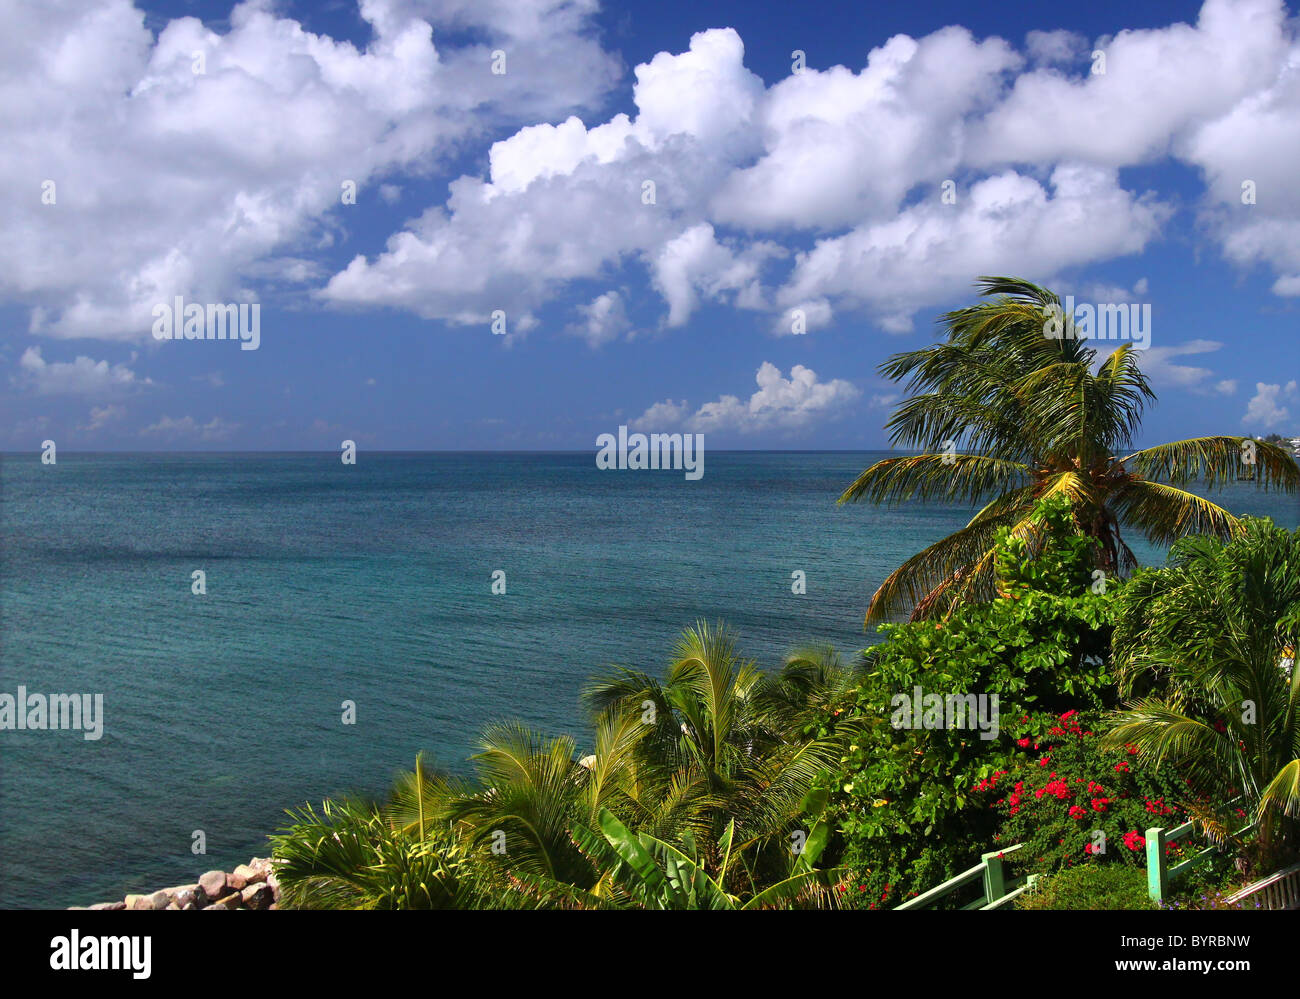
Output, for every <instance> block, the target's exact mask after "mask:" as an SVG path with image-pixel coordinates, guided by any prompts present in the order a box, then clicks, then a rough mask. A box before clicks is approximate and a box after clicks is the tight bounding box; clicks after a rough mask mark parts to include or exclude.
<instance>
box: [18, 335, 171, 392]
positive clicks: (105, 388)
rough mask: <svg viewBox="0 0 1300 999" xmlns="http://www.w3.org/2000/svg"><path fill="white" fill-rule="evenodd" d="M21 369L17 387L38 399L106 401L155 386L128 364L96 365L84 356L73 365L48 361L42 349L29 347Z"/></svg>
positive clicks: (19, 361)
mask: <svg viewBox="0 0 1300 999" xmlns="http://www.w3.org/2000/svg"><path fill="white" fill-rule="evenodd" d="M18 368H19V375H18V377H17V379H16V381H17V382H18V384H19V385H21V386H23V387H24V388H27V389H29V390H30V391H32V392H34V393H36V394H37V395H80V396H85V397H87V398H105V397H114V396H122V395H127V394H129V393H131V392H133V391H134V390H136V389H138V388H141V387H143V386H147V385H152V384H153V382H152V381H150V380H149V379H148V378H137V377H136V374H135V372H134V371H132V370H131V369H130V368H128V367H127V366H126V365H125V364H109V363H108V362H107V361H96V360H93V359H91V358H89V357H86V356H85V355H83V354H79V355H77V357H76V358H75V359H74V360H72V361H47V360H45V358H44V357H42V356H41V348H40V347H28V348H27V350H25V351H24V352H23V356H22V357H21V358H19V360H18Z"/></svg>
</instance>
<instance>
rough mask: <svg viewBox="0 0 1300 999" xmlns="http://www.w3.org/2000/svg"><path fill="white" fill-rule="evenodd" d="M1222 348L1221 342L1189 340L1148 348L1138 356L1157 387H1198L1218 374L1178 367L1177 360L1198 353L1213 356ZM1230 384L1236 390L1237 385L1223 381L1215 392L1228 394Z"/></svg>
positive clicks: (1186, 366) (1193, 368) (1191, 366)
mask: <svg viewBox="0 0 1300 999" xmlns="http://www.w3.org/2000/svg"><path fill="white" fill-rule="evenodd" d="M1222 347H1223V344H1222V343H1220V342H1219V341H1218V340H1189V341H1188V342H1187V343H1180V344H1178V345H1177V346H1174V347H1148V348H1147V349H1146V350H1144V351H1143V352H1142V353H1141V354H1139V355H1138V364H1139V366H1140V367H1141V369H1142V373H1143V374H1144V375H1146V376H1147V377H1148V378H1149V379H1150V380H1151V382H1152V384H1153V385H1157V386H1159V385H1168V386H1171V387H1173V388H1187V389H1190V388H1197V387H1198V386H1200V385H1202V384H1203V383H1204V382H1205V380H1206V379H1208V378H1212V377H1213V376H1214V372H1213V371H1211V370H1210V369H1209V368H1199V367H1195V366H1193V365H1190V364H1175V363H1173V359H1174V358H1175V357H1186V356H1188V355H1194V354H1211V353H1213V352H1214V351H1216V350H1220V349H1221V348H1222ZM1229 384H1230V385H1231V386H1232V389H1231V391H1236V387H1237V383H1236V382H1222V381H1221V382H1219V383H1218V385H1216V386H1215V390H1216V391H1218V392H1220V393H1224V392H1225V389H1224V386H1225V385H1229Z"/></svg>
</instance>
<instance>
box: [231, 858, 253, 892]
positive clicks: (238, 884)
mask: <svg viewBox="0 0 1300 999" xmlns="http://www.w3.org/2000/svg"><path fill="white" fill-rule="evenodd" d="M240 866H241V867H242V866H243V865H242V864H241V865H240ZM235 870H236V872H235V873H233V874H227V875H226V890H227V891H243V890H244V888H245V886H246V885H247V884H248V879H247V878H246V877H244V876H243V875H242V874H239V873H238V868H236V869H235Z"/></svg>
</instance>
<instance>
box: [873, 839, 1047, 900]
mask: <svg viewBox="0 0 1300 999" xmlns="http://www.w3.org/2000/svg"><path fill="white" fill-rule="evenodd" d="M1023 846H1024V844H1023V843H1017V844H1016V845H1015V846H1009V847H1007V848H1006V849H1005V850H993V851H991V852H989V853H985V854H982V855H981V856H980V862H979V863H978V864H976V865H975V866H974V867H972V868H971V869H970V870H967V871H962V873H960V874H958V875H957V876H956V877H955V878H949V879H948V880H947V881H945V882H944V883H943V884H941V885H938V886H937V887H934V888H931V889H930V890H929V891H927V892H925V893H924V894H922V895H917V896H916V898H913V899H908V900H907V901H906V902H904V903H903V904H902V905H899V906H895V911H901V910H904V909H929V908H930V907H932V906H933V905H934V904H935V903H936V902H938V901H939V900H940V899H943V898H947V897H948V896H949V895H951V894H953V893H954V892H957V891H960V890H961V889H962V888H965V887H966V886H967V885H969V884H972V883H974V882H976V881H979V882H981V885H982V887H983V894H981V895H980V897H979V898H977V899H976V900H975V901H974V902H970V903H969V904H967V905H963V906H962V908H963V909H981V910H987V909H997V908H1000V907H1001V906H1003V905H1006V904H1007V903H1008V902H1010V901H1011V900H1012V899H1013V898H1015V897H1016V896H1017V895H1019V894H1020V893H1021V892H1022V891H1024V890H1025V889H1026V888H1028V887H1029V886H1030V885H1032V884H1033V883H1034V881H1035V879H1036V878H1037V877H1038V875H1037V874H1031V875H1029V877H1027V878H1010V879H1009V878H1008V877H1007V866H1006V858H1007V856H1008V855H1010V854H1012V853H1015V852H1016V851H1017V850H1019V849H1021V848H1022V847H1023Z"/></svg>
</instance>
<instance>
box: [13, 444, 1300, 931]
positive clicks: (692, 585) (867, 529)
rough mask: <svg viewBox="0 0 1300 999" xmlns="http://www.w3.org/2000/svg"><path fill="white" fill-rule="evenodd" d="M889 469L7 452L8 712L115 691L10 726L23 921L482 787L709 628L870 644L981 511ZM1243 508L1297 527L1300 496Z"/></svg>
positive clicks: (750, 648)
mask: <svg viewBox="0 0 1300 999" xmlns="http://www.w3.org/2000/svg"><path fill="white" fill-rule="evenodd" d="M883 456H884V455H882V454H878V453H862V454H849V453H754V452H733V453H725V452H722V453H713V452H710V453H709V454H708V455H707V460H706V469H705V475H704V478H703V479H702V480H700V481H698V482H687V481H685V479H684V477H683V475H682V473H681V472H675V473H674V472H666V471H665V472H648V471H645V472H626V471H625V472H614V471H604V472H603V471H600V470H598V469H596V467H595V464H594V461H593V456H592V454H590V453H582V454H500V453H495V454H411V453H402V454H397V453H392V454H376V453H365V452H363V453H362V454H361V457H360V459H359V462H358V464H357V465H355V466H352V467H347V466H343V465H342V464H341V463H340V461H339V459H338V456H337V454H333V453H330V454H266V453H258V454H224V455H214V454H202V455H200V454H192V455H177V454H152V455H126V454H103V455H79V454H67V453H60V455H59V460H58V464H57V465H56V466H52V467H51V466H42V465H41V464H40V462H39V459H38V457H37V456H35V455H9V456H6V457H5V458H4V459H3V462H2V463H0V542H2V543H3V548H2V550H0V692H3V691H7V692H10V693H15V692H16V690H17V686H18V685H19V684H25V685H26V686H27V688H28V690H29V691H40V692H43V693H56V692H57V693H63V692H68V693H71V692H86V693H102V694H103V696H104V711H105V716H106V720H105V733H104V736H103V738H102V739H100V740H99V741H86V740H85V739H83V738H82V736H81V734H80V733H76V732H0V867H2V869H0V906H3V907H6V908H15V907H55V906H66V905H74V904H77V905H85V904H89V903H91V902H95V901H101V900H108V899H113V898H120V897H121V896H122V895H123V894H125V893H126V892H128V891H138V890H142V889H150V890H152V889H156V888H158V887H161V886H163V885H170V884H176V883H182V882H186V881H191V880H193V879H194V878H195V877H196V876H197V875H198V874H199V873H201V872H202V871H204V870H207V869H210V868H214V867H226V868H227V869H228V868H229V866H231V865H233V864H235V863H239V862H242V861H244V860H246V859H247V858H248V857H249V856H251V855H253V854H255V853H261V852H264V850H265V839H264V837H265V835H266V833H267V832H269V831H271V830H273V829H274V828H276V827H277V826H278V825H279V824H280V823H281V820H282V819H283V818H284V815H283V809H284V808H285V807H288V806H293V805H297V804H299V803H300V802H302V801H304V800H306V799H318V798H319V797H321V796H322V795H328V794H334V793H337V792H340V791H346V790H357V791H363V792H378V791H380V790H381V789H382V788H383V787H384V786H385V785H386V784H387V782H388V781H389V779H390V778H391V777H392V775H393V774H394V773H395V772H396V771H397V770H398V769H400V768H402V767H409V766H410V765H411V763H412V761H413V759H414V757H415V754H416V752H417V751H419V750H427V751H429V752H430V753H431V755H432V756H433V757H434V759H435V760H436V761H437V763H438V764H440V765H442V766H445V767H448V768H451V769H461V768H463V767H464V765H465V764H464V761H465V758H466V757H467V756H468V755H469V754H470V753H471V752H472V751H473V744H474V739H475V736H476V734H477V732H478V730H479V729H480V727H481V726H482V724H483V722H484V721H486V720H489V719H493V718H503V717H517V718H521V719H523V720H524V721H526V722H528V723H529V724H531V725H533V726H535V727H537V728H540V729H543V730H546V731H548V732H561V731H568V732H572V733H573V734H574V735H576V736H578V737H579V738H578V741H579V746H580V748H582V747H583V744H584V740H585V730H584V729H583V728H582V726H581V721H580V717H579V712H578V693H579V689H580V687H581V684H582V682H583V680H584V679H585V678H586V677H587V676H589V675H590V674H592V673H593V672H596V671H598V670H599V669H600V668H601V667H602V666H604V665H606V664H609V663H619V664H626V665H631V666H637V667H640V668H644V669H647V670H652V671H655V672H659V671H660V670H661V669H662V667H663V664H664V663H665V662H666V660H667V658H668V656H669V654H670V652H671V648H672V645H673V643H674V640H675V638H676V636H677V634H678V633H679V632H680V631H681V629H682V628H683V627H685V626H687V625H689V624H691V623H692V622H693V621H694V620H695V619H696V618H697V617H700V616H707V617H709V618H711V619H713V618H723V619H725V620H727V621H728V622H729V623H730V624H731V625H732V626H733V627H735V628H736V629H737V631H738V632H739V636H740V643H741V647H742V649H743V651H744V652H745V653H746V654H748V655H749V656H751V657H753V658H755V659H757V660H758V661H759V662H760V663H761V664H764V665H774V664H776V663H778V662H779V661H780V658H781V656H782V655H783V654H784V653H785V652H786V651H787V650H789V649H791V648H793V647H795V646H797V645H799V644H801V643H804V642H807V641H813V640H816V641H823V642H831V643H833V644H835V645H836V646H838V647H839V648H841V649H843V650H844V651H845V652H852V651H853V650H855V649H857V648H860V647H861V646H862V645H863V644H865V642H866V641H867V639H866V636H864V634H863V632H862V630H861V623H862V613H863V611H864V609H865V607H866V604H867V600H868V598H869V596H870V594H871V592H872V591H873V590H874V589H875V587H876V586H877V585H878V584H879V582H880V581H881V580H882V579H883V578H884V576H885V575H886V574H887V573H888V572H889V571H890V570H892V569H893V568H895V567H896V566H897V565H898V563H899V562H901V561H902V560H903V559H904V558H906V557H908V556H909V555H911V554H913V553H915V552H916V551H917V550H919V549H920V548H922V547H924V546H925V545H927V544H929V543H932V542H933V541H935V540H938V539H939V538H940V537H942V536H943V535H944V534H946V533H948V532H949V531H951V530H953V529H954V528H956V527H958V526H960V525H961V524H962V523H964V522H965V520H966V519H968V518H969V516H970V513H971V511H970V510H969V509H965V508H957V507H942V506H924V507H923V506H907V507H904V508H901V509H896V510H882V509H878V508H874V507H870V506H856V507H847V508H837V507H836V506H835V502H834V501H835V497H836V496H837V495H838V494H839V493H840V491H841V490H842V489H843V488H844V487H845V486H847V485H848V484H849V483H850V482H851V481H852V480H853V478H854V477H855V476H856V475H857V474H858V472H860V471H861V470H862V469H863V468H864V467H866V466H867V465H869V464H870V463H871V462H873V461H875V460H877V459H878V458H880V457H883ZM1217 498H1218V499H1219V501H1220V502H1223V503H1224V504H1225V505H1227V506H1228V507H1229V508H1230V509H1233V510H1234V511H1236V512H1240V513H1258V514H1268V515H1270V516H1273V517H1274V518H1275V519H1276V520H1277V521H1278V522H1279V523H1281V524H1285V525H1286V526H1288V527H1294V526H1296V524H1297V521H1298V520H1300V517H1298V515H1297V503H1296V499H1295V498H1294V497H1279V496H1277V495H1276V494H1262V493H1257V492H1256V491H1255V490H1254V489H1253V488H1250V487H1249V486H1248V485H1236V486H1233V487H1232V488H1231V490H1230V492H1229V493H1227V494H1226V495H1224V494H1221V495H1220V496H1218V497H1217ZM1134 547H1135V550H1137V551H1138V554H1139V557H1141V558H1143V559H1144V560H1148V561H1150V560H1155V559H1158V558H1159V554H1158V553H1156V552H1153V551H1152V550H1151V549H1150V548H1148V547H1145V546H1142V545H1138V544H1135V545H1134ZM196 569H199V570H203V571H204V572H205V573H206V577H207V594H206V595H205V596H196V595H193V594H191V592H190V584H191V573H192V572H193V571H194V570H196ZM495 570H502V571H504V572H505V574H506V590H507V592H506V593H505V595H495V596H494V595H493V594H492V592H491V587H492V574H493V572H494V571H495ZM794 570H803V571H804V572H805V573H806V574H807V590H808V592H807V594H806V595H805V596H795V595H793V594H792V593H791V588H790V584H791V572H792V571H794ZM345 700H351V701H354V702H355V703H356V724H355V725H352V726H346V725H343V724H342V723H341V713H342V708H341V704H342V702H343V701H345ZM583 751H584V752H585V751H586V749H583ZM195 830H203V832H204V834H205V835H206V840H207V851H208V853H207V856H205V857H198V856H194V855H193V854H192V853H191V849H190V847H191V836H192V834H193V832H194V831H195Z"/></svg>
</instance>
